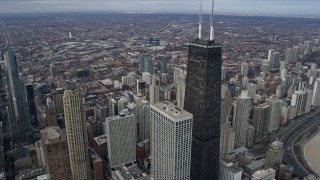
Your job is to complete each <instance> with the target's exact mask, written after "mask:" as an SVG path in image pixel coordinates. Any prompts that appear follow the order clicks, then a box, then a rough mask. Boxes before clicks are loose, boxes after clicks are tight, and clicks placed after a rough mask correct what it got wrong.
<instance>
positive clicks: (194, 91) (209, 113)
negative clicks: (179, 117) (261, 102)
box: [184, 3, 222, 180]
mask: <svg viewBox="0 0 320 180" xmlns="http://www.w3.org/2000/svg"><path fill="white" fill-rule="evenodd" d="M213 4H214V3H212V15H211V29H210V39H209V40H202V39H200V38H201V36H199V37H200V38H197V39H195V40H194V41H193V42H191V43H190V44H189V51H188V68H187V79H186V92H185V103H184V109H185V110H186V111H188V112H190V113H191V114H193V128H192V153H191V179H192V180H206V179H219V160H220V155H219V153H220V104H221V64H222V62H221V51H222V47H221V45H220V44H218V43H216V42H215V40H214V28H213ZM199 29H201V28H199ZM199 34H200V32H199Z"/></svg>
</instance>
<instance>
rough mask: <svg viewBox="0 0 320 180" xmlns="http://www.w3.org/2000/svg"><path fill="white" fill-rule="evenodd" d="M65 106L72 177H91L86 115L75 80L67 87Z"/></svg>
mask: <svg viewBox="0 0 320 180" xmlns="http://www.w3.org/2000/svg"><path fill="white" fill-rule="evenodd" d="M63 107H64V117H65V124H66V133H67V140H68V149H69V159H70V166H71V173H72V179H73V180H87V179H90V177H91V175H90V164H89V155H88V135H87V129H86V116H85V111H84V106H83V102H82V95H81V90H80V88H79V87H77V85H76V84H75V83H74V82H70V83H68V84H67V86H66V88H65V91H64V95H63Z"/></svg>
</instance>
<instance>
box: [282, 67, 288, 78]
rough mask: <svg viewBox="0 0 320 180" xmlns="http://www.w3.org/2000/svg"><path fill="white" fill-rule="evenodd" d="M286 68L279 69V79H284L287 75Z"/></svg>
mask: <svg viewBox="0 0 320 180" xmlns="http://www.w3.org/2000/svg"><path fill="white" fill-rule="evenodd" d="M287 74H288V70H287V69H282V70H281V79H285V78H286V77H287Z"/></svg>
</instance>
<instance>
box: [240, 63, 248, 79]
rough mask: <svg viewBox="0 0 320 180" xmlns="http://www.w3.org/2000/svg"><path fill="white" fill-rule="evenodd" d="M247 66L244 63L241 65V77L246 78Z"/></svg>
mask: <svg viewBox="0 0 320 180" xmlns="http://www.w3.org/2000/svg"><path fill="white" fill-rule="evenodd" d="M248 72H249V65H248V63H246V62H243V63H241V76H242V77H248Z"/></svg>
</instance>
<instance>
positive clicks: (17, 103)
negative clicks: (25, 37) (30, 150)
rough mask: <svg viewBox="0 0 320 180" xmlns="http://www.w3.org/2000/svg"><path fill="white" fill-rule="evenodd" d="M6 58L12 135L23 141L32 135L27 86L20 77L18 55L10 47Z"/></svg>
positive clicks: (16, 139) (18, 140)
mask: <svg viewBox="0 0 320 180" xmlns="http://www.w3.org/2000/svg"><path fill="white" fill-rule="evenodd" d="M4 60H5V62H6V73H7V74H6V81H7V87H8V92H9V95H8V107H7V111H8V117H9V122H10V127H11V135H12V139H13V141H14V142H23V141H26V140H28V139H29V138H30V136H31V123H30V116H29V110H28V105H27V101H26V91H25V86H24V83H23V81H22V80H21V79H20V77H19V71H18V64H17V60H16V56H15V55H14V53H13V51H12V50H11V49H10V48H9V49H8V51H7V53H6V54H5V55H4Z"/></svg>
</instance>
